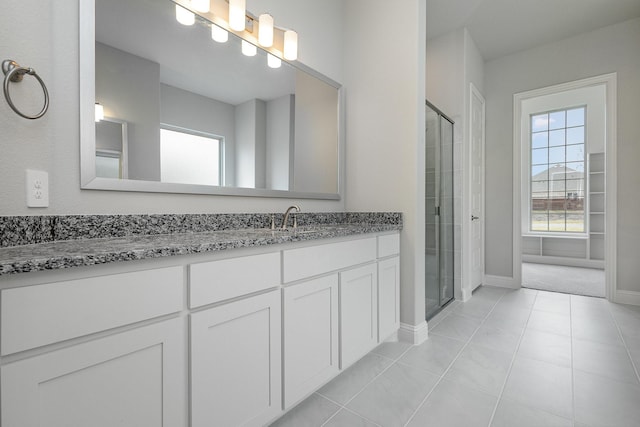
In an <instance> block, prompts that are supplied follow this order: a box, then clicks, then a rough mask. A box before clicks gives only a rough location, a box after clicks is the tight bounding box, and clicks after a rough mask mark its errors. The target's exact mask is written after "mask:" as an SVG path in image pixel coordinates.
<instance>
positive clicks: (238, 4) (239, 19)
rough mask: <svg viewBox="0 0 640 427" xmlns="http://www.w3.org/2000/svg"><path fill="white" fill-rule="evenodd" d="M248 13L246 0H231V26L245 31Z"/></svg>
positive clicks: (236, 29)
mask: <svg viewBox="0 0 640 427" xmlns="http://www.w3.org/2000/svg"><path fill="white" fill-rule="evenodd" d="M246 15H247V6H246V0H229V27H231V29H232V30H235V31H244V26H245V19H246Z"/></svg>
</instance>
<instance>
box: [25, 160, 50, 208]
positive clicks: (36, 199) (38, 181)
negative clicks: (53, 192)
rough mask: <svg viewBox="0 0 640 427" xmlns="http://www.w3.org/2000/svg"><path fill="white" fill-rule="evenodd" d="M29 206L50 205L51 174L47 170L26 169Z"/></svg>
mask: <svg viewBox="0 0 640 427" xmlns="http://www.w3.org/2000/svg"><path fill="white" fill-rule="evenodd" d="M25 181H26V183H27V186H26V187H27V188H26V190H27V207H30V208H46V207H48V206H49V174H48V173H47V172H45V171H36V170H31V169H27V170H26V180H25Z"/></svg>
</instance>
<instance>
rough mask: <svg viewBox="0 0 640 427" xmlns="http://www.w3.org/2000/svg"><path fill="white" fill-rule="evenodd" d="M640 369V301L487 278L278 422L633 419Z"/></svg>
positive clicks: (593, 423) (576, 426)
mask: <svg viewBox="0 0 640 427" xmlns="http://www.w3.org/2000/svg"><path fill="white" fill-rule="evenodd" d="M639 371H640V307H630V306H624V305H619V304H612V303H609V302H607V301H606V300H603V299H600V298H591V297H584V296H576V295H567V294H558V293H551V292H546V291H536V290H532V289H520V290H517V291H512V290H505V289H499V288H491V287H481V288H479V289H478V290H477V291H476V292H475V293H474V294H473V297H472V298H471V300H469V301H468V302H466V303H460V302H458V301H454V302H453V303H452V304H450V305H449V306H447V308H446V309H445V310H444V311H442V312H441V313H440V314H438V315H437V316H436V318H434V319H432V320H431V321H430V322H429V340H427V341H426V342H425V343H423V344H422V345H420V346H411V345H409V344H406V343H383V344H381V345H380V346H378V347H377V348H376V349H374V350H373V351H372V352H371V353H369V354H368V355H367V356H365V357H364V358H362V359H361V360H360V361H359V362H357V363H356V364H355V365H353V366H352V367H350V368H349V369H347V370H346V371H345V372H343V373H342V374H341V375H340V376H338V377H337V378H335V379H334V380H333V381H331V382H330V383H329V384H327V385H325V386H324V387H323V388H321V389H320V390H318V392H316V393H314V394H313V395H311V396H310V397H309V398H307V399H306V400H305V401H303V402H302V403H301V404H299V405H298V406H297V407H295V408H294V409H293V410H292V411H290V412H289V413H287V414H285V416H284V417H282V418H281V419H279V420H277V421H276V422H275V423H273V424H272V426H274V427H276V426H277V427H284V426H294V427H304V426H309V427H320V426H332V427H338V426H342V427H357V426H363V427H375V426H379V427H395V426H410V427H417V426H435V427H449V426H460V427H474V426H482V427H488V426H491V427H498V426H500V427H514V426H517V427H551V426H567V427H600V426H607V427H616V426H619V427H634V426H640V377H639V376H638V373H639Z"/></svg>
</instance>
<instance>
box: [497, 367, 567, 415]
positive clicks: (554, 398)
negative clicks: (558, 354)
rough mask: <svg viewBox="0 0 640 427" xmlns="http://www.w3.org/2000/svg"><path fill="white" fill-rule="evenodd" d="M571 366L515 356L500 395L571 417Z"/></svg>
mask: <svg viewBox="0 0 640 427" xmlns="http://www.w3.org/2000/svg"><path fill="white" fill-rule="evenodd" d="M571 393H572V387H571V369H570V368H565V367H561V366H558V365H553V364H551V363H547V362H541V361H538V360H533V359H527V358H523V357H516V360H515V362H514V364H513V367H512V368H511V372H510V374H509V378H507V383H506V386H505V389H504V392H503V395H502V396H503V397H505V398H507V399H510V400H513V401H516V402H518V403H520V404H523V405H527V406H533V407H535V408H538V409H541V410H543V411H545V412H550V413H552V414H555V415H558V416H561V417H564V418H572V416H573V414H572V395H571Z"/></svg>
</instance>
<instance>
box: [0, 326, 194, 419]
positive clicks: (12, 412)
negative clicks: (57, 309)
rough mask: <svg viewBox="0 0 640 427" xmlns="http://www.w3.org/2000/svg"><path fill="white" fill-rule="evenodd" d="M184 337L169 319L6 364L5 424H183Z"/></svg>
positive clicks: (3, 408)
mask: <svg viewBox="0 0 640 427" xmlns="http://www.w3.org/2000/svg"><path fill="white" fill-rule="evenodd" d="M184 336H185V327H184V320H183V319H172V320H167V321H164V322H161V323H157V324H154V325H150V326H145V327H142V328H139V329H134V330H131V331H127V332H122V333H119V334H116V335H112V336H109V337H106V338H101V339H98V340H95V341H90V342H85V343H82V344H78V345H74V346H71V347H68V348H65V349H61V350H56V351H53V352H51V353H46V354H43V355H40V356H35V357H31V358H28V359H24V360H20V361H17V362H13V363H9V364H7V365H5V366H3V367H2V369H1V378H2V380H1V384H2V425H3V426H20V427H37V426H42V425H46V426H47V427H86V426H92V427H113V426H127V427H147V426H148V427H162V426H185V425H186V419H187V416H186V414H187V412H186V402H185V399H186V370H187V367H186V358H185V349H184V344H185V339H184Z"/></svg>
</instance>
